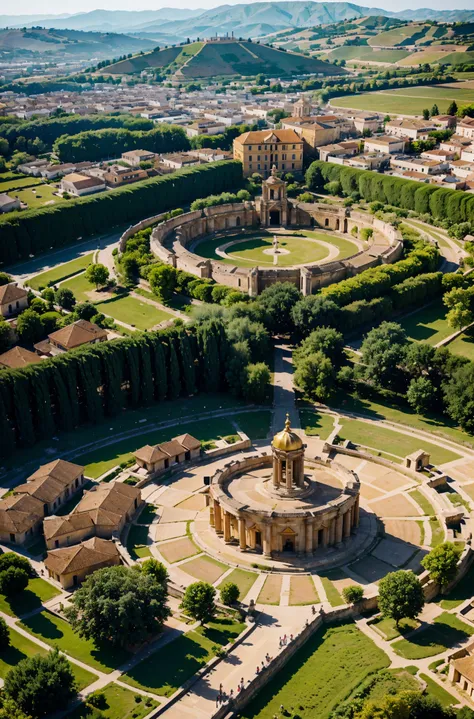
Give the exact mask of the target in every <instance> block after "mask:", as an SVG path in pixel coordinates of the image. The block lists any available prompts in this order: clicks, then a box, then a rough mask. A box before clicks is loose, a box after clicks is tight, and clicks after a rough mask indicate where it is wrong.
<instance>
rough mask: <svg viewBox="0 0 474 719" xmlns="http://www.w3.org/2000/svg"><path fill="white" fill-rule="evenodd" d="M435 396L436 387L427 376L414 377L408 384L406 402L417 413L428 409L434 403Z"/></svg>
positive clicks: (422, 412)
mask: <svg viewBox="0 0 474 719" xmlns="http://www.w3.org/2000/svg"><path fill="white" fill-rule="evenodd" d="M436 397H437V393H436V388H435V387H434V385H433V383H432V382H431V380H429V379H428V377H416V378H414V379H412V380H411V382H410V384H409V385H408V390H407V401H408V404H409V405H410V407H413V409H414V410H415V412H417V413H418V414H424V413H425V412H427V411H429V410H430V409H431V408H432V407H433V405H434V404H435V401H436Z"/></svg>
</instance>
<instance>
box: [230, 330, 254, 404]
mask: <svg viewBox="0 0 474 719" xmlns="http://www.w3.org/2000/svg"><path fill="white" fill-rule="evenodd" d="M249 363H250V349H249V345H248V342H247V341H244V342H235V343H234V344H233V345H231V347H230V349H229V358H228V361H227V367H226V372H225V379H226V382H227V385H228V387H229V391H230V392H231V394H233V395H234V396H235V397H241V396H242V395H243V388H244V384H245V375H246V372H245V370H246V367H247V365H248V364H249Z"/></svg>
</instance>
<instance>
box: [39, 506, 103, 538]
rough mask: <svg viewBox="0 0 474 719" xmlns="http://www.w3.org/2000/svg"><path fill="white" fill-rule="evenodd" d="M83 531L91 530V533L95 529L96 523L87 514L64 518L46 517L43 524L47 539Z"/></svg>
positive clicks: (82, 513)
mask: <svg viewBox="0 0 474 719" xmlns="http://www.w3.org/2000/svg"><path fill="white" fill-rule="evenodd" d="M83 529H90V530H91V531H93V529H94V522H93V521H92V518H91V517H90V516H89V515H88V514H87V512H81V514H69V515H66V516H64V517H57V516H52V517H45V519H44V522H43V530H44V536H45V539H55V538H56V537H63V536H65V535H68V534H73V533H74V532H78V531H80V530H83Z"/></svg>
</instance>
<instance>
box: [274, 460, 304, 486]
mask: <svg viewBox="0 0 474 719" xmlns="http://www.w3.org/2000/svg"><path fill="white" fill-rule="evenodd" d="M272 478H273V487H274V489H279V488H280V486H281V485H284V487H285V490H286V491H287V492H288V493H291V490H292V486H293V484H295V485H296V486H297V487H303V484H304V456H303V455H302V454H301V455H300V456H296V457H293V458H288V459H280V458H279V457H278V456H277V455H276V454H274V455H273V475H272Z"/></svg>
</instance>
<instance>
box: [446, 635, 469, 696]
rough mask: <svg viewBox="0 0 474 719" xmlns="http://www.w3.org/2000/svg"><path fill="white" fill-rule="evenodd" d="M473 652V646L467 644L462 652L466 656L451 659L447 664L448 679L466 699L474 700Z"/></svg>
mask: <svg viewBox="0 0 474 719" xmlns="http://www.w3.org/2000/svg"><path fill="white" fill-rule="evenodd" d="M473 650H474V646H473V644H469V645H468V646H467V647H466V648H465V649H464V650H463V651H464V653H465V654H466V656H464V657H460V658H458V659H451V662H450V664H449V672H448V679H449V681H450V682H452V683H453V684H454V686H455V687H456V688H457V689H460V690H461V691H463V692H465V693H466V694H467V695H468V697H470V698H471V700H472V699H474V656H473V654H472V653H471V652H472V651H473Z"/></svg>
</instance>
